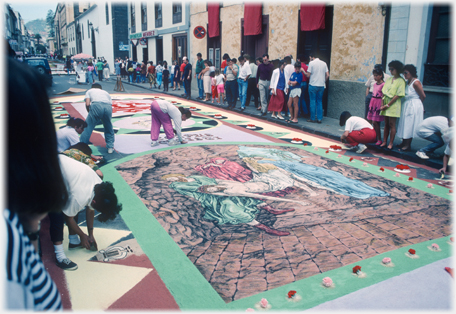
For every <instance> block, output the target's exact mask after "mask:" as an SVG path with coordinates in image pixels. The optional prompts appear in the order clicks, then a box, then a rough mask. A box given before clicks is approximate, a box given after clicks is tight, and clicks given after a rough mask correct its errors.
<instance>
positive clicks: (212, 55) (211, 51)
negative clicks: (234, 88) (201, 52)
mask: <svg viewBox="0 0 456 314" xmlns="http://www.w3.org/2000/svg"><path fill="white" fill-rule="evenodd" d="M208 27H209V25H207V26H206V29H208ZM221 47H222V22H220V35H219V36H217V37H212V38H210V37H209V35H208V36H207V58H208V59H209V60H210V61H211V62H212V64H213V65H214V66H215V68H216V69H220V65H221V57H220V53H221Z"/></svg>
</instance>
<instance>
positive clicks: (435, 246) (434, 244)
mask: <svg viewBox="0 0 456 314" xmlns="http://www.w3.org/2000/svg"><path fill="white" fill-rule="evenodd" d="M432 248H433V249H435V250H438V249H440V247H439V245H438V244H437V243H432Z"/></svg>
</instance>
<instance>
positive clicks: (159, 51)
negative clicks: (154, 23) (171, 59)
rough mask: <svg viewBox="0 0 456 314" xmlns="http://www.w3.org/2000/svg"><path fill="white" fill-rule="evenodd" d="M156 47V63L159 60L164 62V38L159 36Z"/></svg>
mask: <svg viewBox="0 0 456 314" xmlns="http://www.w3.org/2000/svg"><path fill="white" fill-rule="evenodd" d="M155 48H156V52H155V53H156V54H155V55H156V56H157V60H156V63H155V64H158V62H160V61H162V62H163V38H160V37H157V39H156V40H155Z"/></svg>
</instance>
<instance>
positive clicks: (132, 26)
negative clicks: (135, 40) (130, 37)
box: [130, 3, 136, 33]
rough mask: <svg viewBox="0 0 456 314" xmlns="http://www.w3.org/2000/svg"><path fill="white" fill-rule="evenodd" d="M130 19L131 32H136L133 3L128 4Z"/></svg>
mask: <svg viewBox="0 0 456 314" xmlns="http://www.w3.org/2000/svg"><path fill="white" fill-rule="evenodd" d="M130 21H131V23H130V27H131V33H136V20H135V3H132V4H130Z"/></svg>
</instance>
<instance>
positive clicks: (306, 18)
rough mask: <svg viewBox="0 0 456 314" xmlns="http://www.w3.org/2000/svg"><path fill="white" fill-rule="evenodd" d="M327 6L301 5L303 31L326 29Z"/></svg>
mask: <svg viewBox="0 0 456 314" xmlns="http://www.w3.org/2000/svg"><path fill="white" fill-rule="evenodd" d="M325 7H326V6H325V4H301V12H300V18H301V31H315V30H317V29H325Z"/></svg>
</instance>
